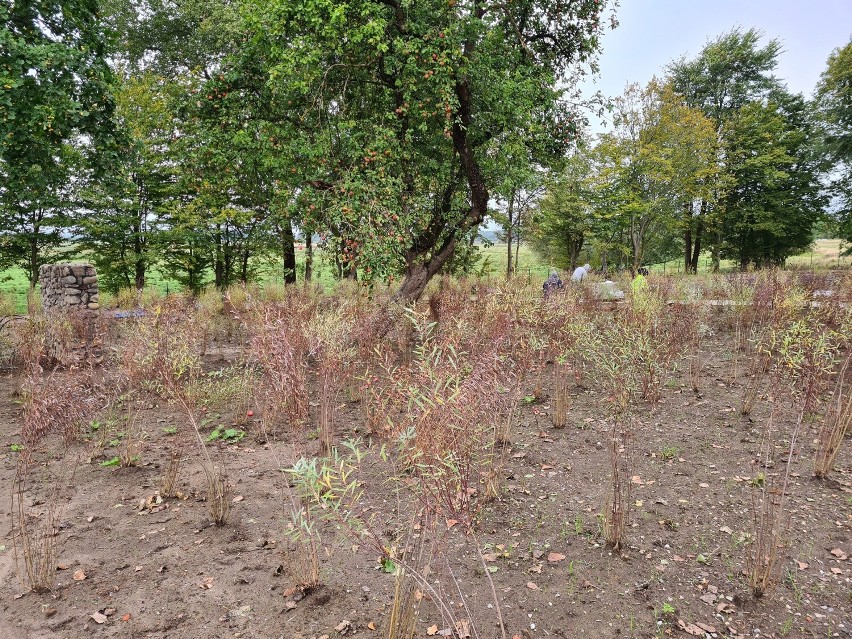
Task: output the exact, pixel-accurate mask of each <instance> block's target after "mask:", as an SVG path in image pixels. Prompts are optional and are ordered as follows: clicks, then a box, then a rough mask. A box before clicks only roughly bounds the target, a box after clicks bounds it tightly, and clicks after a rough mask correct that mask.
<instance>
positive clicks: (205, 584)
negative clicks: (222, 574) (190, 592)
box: [198, 577, 213, 590]
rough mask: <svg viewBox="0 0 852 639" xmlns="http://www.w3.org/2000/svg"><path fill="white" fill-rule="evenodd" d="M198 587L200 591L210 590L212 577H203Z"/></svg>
mask: <svg viewBox="0 0 852 639" xmlns="http://www.w3.org/2000/svg"><path fill="white" fill-rule="evenodd" d="M198 587H199V588H201V589H202V590H210V589H211V588H212V587H213V577H205V578H204V579H202V580H201V583H200V584H198Z"/></svg>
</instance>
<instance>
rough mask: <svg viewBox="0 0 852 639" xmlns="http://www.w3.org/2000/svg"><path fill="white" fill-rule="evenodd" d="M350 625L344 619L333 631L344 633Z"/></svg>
mask: <svg viewBox="0 0 852 639" xmlns="http://www.w3.org/2000/svg"><path fill="white" fill-rule="evenodd" d="M350 625H351V624H350V623H349V620H348V619H344V620H343V621H341V622H340V623H339V624H337V625H336V626H335V627H334V629H335V630H337V632H340V633H343V632H345V631H346V630H347V629H348V628H349V626H350Z"/></svg>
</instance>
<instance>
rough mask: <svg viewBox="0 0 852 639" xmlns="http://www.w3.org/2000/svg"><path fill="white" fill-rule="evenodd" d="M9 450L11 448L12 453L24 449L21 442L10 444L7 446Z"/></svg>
mask: <svg viewBox="0 0 852 639" xmlns="http://www.w3.org/2000/svg"><path fill="white" fill-rule="evenodd" d="M9 450H11V451H12V452H13V453H20V452H21V451H22V450H24V447H23V446H22V445H21V444H12V445H10V446H9Z"/></svg>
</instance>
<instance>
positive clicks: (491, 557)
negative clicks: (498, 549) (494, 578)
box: [482, 552, 497, 561]
mask: <svg viewBox="0 0 852 639" xmlns="http://www.w3.org/2000/svg"><path fill="white" fill-rule="evenodd" d="M482 561H497V553H493V552H487V553H484V554H483V555H482Z"/></svg>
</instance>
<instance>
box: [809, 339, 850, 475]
mask: <svg viewBox="0 0 852 639" xmlns="http://www.w3.org/2000/svg"><path fill="white" fill-rule="evenodd" d="M851 388H852V351H850V352H848V353H847V354H846V357H845V358H844V360H843V364H842V365H841V367H840V371H839V372H838V373H837V378H836V381H835V383H834V391H833V392H832V394H831V398H830V399H829V401H828V406H827V408H826V411H825V415H824V416H823V419H822V423H821V425H820V429H819V433H818V435H817V446H816V451H815V454H814V476H815V477H819V478H821V479H823V478H825V477H828V475H829V473H831V471H832V469H833V468H834V462H835V460H836V459H837V454H838V453H839V452H840V448H841V446H842V445H843V439H844V438H845V436H846V434H847V433H850V432H852V390H850V389H851Z"/></svg>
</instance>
